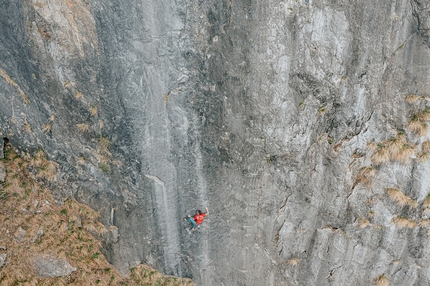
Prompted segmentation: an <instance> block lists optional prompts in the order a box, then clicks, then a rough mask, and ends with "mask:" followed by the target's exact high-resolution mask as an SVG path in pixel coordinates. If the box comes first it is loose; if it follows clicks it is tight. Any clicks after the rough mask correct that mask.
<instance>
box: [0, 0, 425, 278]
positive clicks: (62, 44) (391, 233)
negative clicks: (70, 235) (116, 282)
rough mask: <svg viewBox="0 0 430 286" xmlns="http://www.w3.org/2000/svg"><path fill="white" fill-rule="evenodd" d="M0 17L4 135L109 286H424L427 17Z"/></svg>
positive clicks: (400, 7)
mask: <svg viewBox="0 0 430 286" xmlns="http://www.w3.org/2000/svg"><path fill="white" fill-rule="evenodd" d="M0 5H1V7H2V9H1V10H0V23H1V24H0V25H1V27H2V28H1V29H0V100H1V102H2V104H1V105H0V126H1V130H0V133H1V134H3V137H7V138H8V139H9V140H10V141H11V143H12V144H13V145H14V146H18V148H19V149H20V150H21V151H23V152H24V151H27V150H28V151H29V152H33V151H34V150H35V149H37V148H43V149H44V150H45V152H47V153H48V154H49V157H50V159H51V160H54V161H55V162H57V163H58V164H59V165H58V170H57V171H58V172H56V173H55V174H56V175H55V184H52V185H53V186H52V187H55V189H56V197H57V199H58V200H59V201H61V200H63V199H65V198H66V197H68V196H75V197H76V198H77V199H78V200H80V201H81V202H84V203H87V204H89V205H90V206H92V207H93V208H94V209H96V210H99V211H100V213H101V218H102V222H103V223H104V224H105V225H106V226H109V227H112V228H111V229H112V232H111V233H110V234H109V235H107V238H106V243H105V249H104V253H105V254H106V255H107V257H108V258H109V260H110V261H111V262H112V263H113V264H114V265H115V266H116V267H117V268H118V269H120V270H121V271H122V272H127V271H128V269H129V268H130V267H132V266H134V265H137V264H138V263H140V262H144V263H148V264H151V265H152V266H155V267H157V268H158V269H161V270H163V271H164V272H166V273H167V274H174V275H179V276H187V277H192V278H193V279H194V280H195V281H196V283H197V284H199V285H346V284H349V285H369V284H370V283H372V281H373V280H374V279H388V280H389V281H391V282H392V284H393V285H426V284H428V283H429V281H430V276H429V273H430V258H429V257H430V256H429V255H428V253H429V251H430V245H429V242H428V241H429V240H428V236H429V235H430V233H429V229H428V225H429V224H428V222H427V221H426V220H427V219H428V216H429V212H430V211H429V206H430V202H428V203H427V201H426V198H427V196H428V194H429V191H430V189H429V186H430V184H429V180H428V178H427V177H426V174H427V173H428V171H429V170H430V165H429V162H428V161H427V158H428V154H427V152H429V151H430V150H427V149H426V148H428V147H426V146H427V145H426V141H427V140H428V139H430V138H429V136H428V134H427V128H428V127H426V124H427V123H426V122H427V119H429V118H428V115H426V114H427V113H429V112H428V110H426V107H427V101H428V96H429V94H428V90H429V86H428V85H429V84H428V81H427V78H428V77H429V76H430V69H429V61H430V58H429V56H428V51H429V29H428V25H429V16H428V15H429V9H430V6H429V5H428V4H427V3H426V2H425V1H419V0H410V1H388V0H379V1H374V2H372V3H368V2H366V1H353V2H351V1H346V0H345V1H328V0H326V1H312V0H297V1H296V0H294V1H293V0H283V1H278V0H276V1H275V0H268V1H250V0H241V1H231V0H223V1H214V0H213V1H212V0H208V1H185V0H178V1H164V0H163V1H151V0H142V1H113V0H111V1H97V0H90V1H83V0H61V1H55V3H54V2H53V1H46V0H31V1H30V0H27V1H21V2H17V1H10V0H0ZM410 95H414V96H415V97H414V96H412V97H411V96H410ZM406 99H407V100H406ZM411 122H412V123H413V124H411ZM414 124H415V125H414ZM408 126H409V127H408ZM369 143H370V144H369ZM369 146H370V148H369ZM372 148H373V149H372ZM206 205H207V206H209V209H210V215H209V216H208V217H207V219H206V220H205V224H204V225H203V227H202V228H201V229H199V230H197V231H196V232H194V233H192V235H189V234H188V233H187V232H186V228H187V225H185V224H184V223H183V222H182V217H183V216H184V215H185V214H187V213H190V212H194V211H195V209H196V208H201V209H203V208H204V206H206ZM118 233H119V235H118ZM381 277H382V278H381Z"/></svg>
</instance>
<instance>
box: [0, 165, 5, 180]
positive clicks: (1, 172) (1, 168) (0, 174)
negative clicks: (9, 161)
mask: <svg viewBox="0 0 430 286" xmlns="http://www.w3.org/2000/svg"><path fill="white" fill-rule="evenodd" d="M5 178H6V168H5V165H4V162H3V161H0V182H4V179H5Z"/></svg>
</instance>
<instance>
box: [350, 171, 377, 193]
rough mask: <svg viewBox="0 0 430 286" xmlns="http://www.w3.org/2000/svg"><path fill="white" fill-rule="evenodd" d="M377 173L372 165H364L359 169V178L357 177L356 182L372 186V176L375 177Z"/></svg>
mask: <svg viewBox="0 0 430 286" xmlns="http://www.w3.org/2000/svg"><path fill="white" fill-rule="evenodd" d="M375 175H376V169H375V168H373V167H372V166H366V167H362V168H361V169H360V170H359V171H358V175H357V178H356V179H355V184H354V185H357V184H360V183H363V184H365V185H366V187H368V188H369V187H370V184H371V183H372V182H371V180H370V178H372V177H374V176H375Z"/></svg>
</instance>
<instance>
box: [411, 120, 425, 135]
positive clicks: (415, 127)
mask: <svg viewBox="0 0 430 286" xmlns="http://www.w3.org/2000/svg"><path fill="white" fill-rule="evenodd" d="M408 128H409V129H411V130H412V131H413V132H414V133H415V134H416V135H418V136H425V135H426V134H427V132H428V130H429V126H428V125H427V123H425V122H423V121H421V120H419V119H417V118H416V117H412V118H411V119H410V120H409V122H408Z"/></svg>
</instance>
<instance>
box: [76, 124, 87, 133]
mask: <svg viewBox="0 0 430 286" xmlns="http://www.w3.org/2000/svg"><path fill="white" fill-rule="evenodd" d="M76 127H78V129H79V131H80V132H82V133H84V132H87V131H88V130H90V127H89V126H88V124H85V123H80V124H76Z"/></svg>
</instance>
